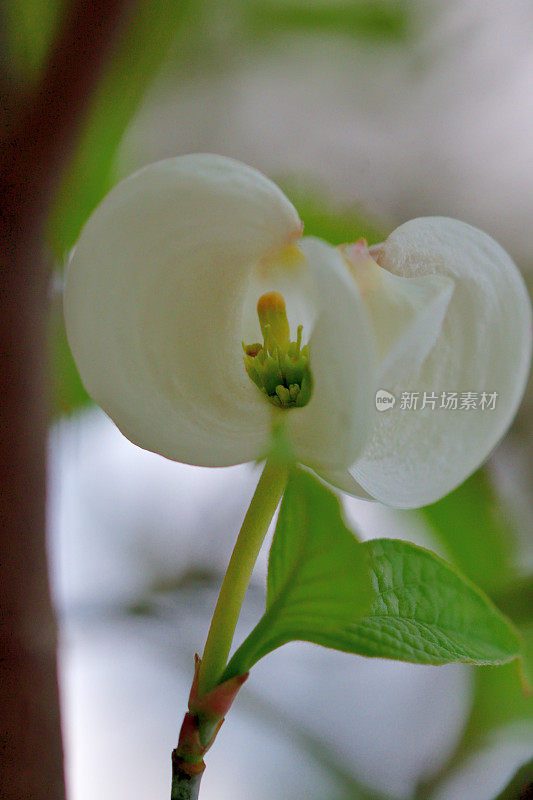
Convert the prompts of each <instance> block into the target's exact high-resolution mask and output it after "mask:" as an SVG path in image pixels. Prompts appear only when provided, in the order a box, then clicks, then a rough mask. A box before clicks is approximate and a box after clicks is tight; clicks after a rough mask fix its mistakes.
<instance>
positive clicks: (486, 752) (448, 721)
mask: <svg viewBox="0 0 533 800" xmlns="http://www.w3.org/2000/svg"><path fill="white" fill-rule="evenodd" d="M68 5H69V3H68V0H12V2H5V3H4V8H3V10H4V24H5V39H6V42H7V44H8V48H7V55H8V59H9V68H10V71H11V75H12V76H13V78H14V80H15V81H16V82H20V83H23V84H26V85H31V84H32V83H33V82H37V81H38V80H39V75H40V73H41V70H42V67H43V64H44V63H45V61H46V58H47V54H48V52H49V49H50V47H51V43H52V42H53V41H54V38H55V36H56V34H57V30H58V29H59V26H60V25H61V23H62V20H63V18H64V15H65V14H66V13H67V11H68ZM532 43H533V6H532V5H531V2H530V1H529V0H507V2H506V3H501V2H498V0H457V2H456V1H455V0H427V2H424V3H417V2H409V0H403V1H401V0H396V1H394V0H352V1H351V2H350V0H344V2H343V1H342V0H337V1H336V2H334V1H333V0H332V1H331V2H330V1H328V0H266V2H260V0H230V1H229V2H216V1H215V0H190V1H189V2H187V3H181V2H177V1H176V2H170V0H159V2H153V0H138V2H137V3H135V4H131V7H130V10H129V11H128V19H127V24H125V25H124V26H123V28H122V29H121V32H120V35H119V36H118V37H117V38H116V40H115V43H114V46H113V49H112V51H111V53H110V54H109V57H108V59H107V61H106V63H105V66H104V71H103V75H102V77H101V79H100V82H99V84H98V87H97V91H96V93H95V95H94V97H93V99H92V100H91V102H90V104H89V107H88V109H87V111H86V114H85V116H84V120H83V125H82V132H81V135H80V136H79V138H78V141H77V143H76V146H75V149H74V151H73V153H71V154H69V159H68V168H67V170H66V172H65V174H64V176H63V178H62V182H61V184H60V186H59V187H58V190H57V194H56V198H55V201H54V203H53V206H52V209H51V213H50V215H49V219H48V221H47V242H48V252H49V260H50V263H51V264H52V267H53V277H52V280H51V282H50V307H51V316H50V326H49V328H50V330H49V336H50V352H51V358H50V382H51V386H52V391H51V395H52V397H51V401H52V406H53V420H52V422H51V425H50V435H49V502H48V530H49V557H50V563H51V568H52V586H53V594H54V600H55V604H56V607H57V610H58V614H59V619H60V639H61V648H60V688H61V696H62V712H63V726H64V733H65V748H66V769H67V783H68V788H69V792H70V794H69V797H70V798H71V800H89V799H90V800H92V799H93V798H94V797H98V798H100V799H101V800H111V798H113V800H117V798H122V797H124V798H125V797H127V798H128V800H145V798H147V797H164V796H167V795H168V792H169V766H170V760H169V755H170V751H171V749H172V748H173V747H174V746H175V742H176V737H177V733H178V729H179V725H180V722H181V716H182V714H183V711H184V710H185V705H186V700H187V696H188V690H189V687H190V681H191V676H192V665H193V656H194V652H195V651H201V649H202V647H203V643H204V639H205V635H206V632H207V628H208V625H209V620H210V616H211V613H212V609H213V606H214V602H215V599H216V593H217V589H218V587H219V585H220V581H221V577H222V574H223V571H224V569H225V566H226V564H227V561H228V558H229V554H230V552H231V549H232V546H233V543H234V539H235V535H236V531H237V529H238V526H239V524H240V521H241V519H242V516H243V514H244V511H245V509H246V507H247V504H248V502H249V499H250V497H251V494H252V492H253V488H254V484H255V481H256V480H257V472H256V470H255V469H254V468H253V467H252V466H246V465H245V466H242V467H235V468H231V469H224V470H207V469H202V468H193V467H186V466H183V465H180V464H174V463H170V462H168V461H165V460H164V459H163V458H161V457H159V456H155V455H153V454H149V453H146V452H143V451H141V450H139V449H138V448H136V447H135V446H134V445H132V444H131V443H129V442H128V441H127V440H125V439H124V438H123V437H122V436H121V435H120V434H119V433H118V431H117V430H116V429H115V427H114V426H113V424H112V423H111V422H110V421H109V420H108V419H107V418H106V417H105V415H104V414H103V413H102V412H100V411H99V410H98V409H96V408H95V407H94V406H92V405H91V403H90V401H89V399H88V397H87V396H86V394H85V393H84V391H83V388H82V386H81V384H80V382H79V378H78V376H77V374H76V371H75V367H74V364H73V362H72V359H71V356H70V354H69V351H68V346H67V344H66V339H65V334H64V329H63V323H62V315H61V287H62V277H61V274H62V265H63V263H64V261H65V258H66V256H67V255H68V251H69V249H70V248H71V247H72V245H73V244H74V242H75V241H76V238H77V235H78V233H79V231H80V228H81V226H82V225H83V223H84V221H85V219H86V218H87V216H88V214H89V213H90V212H91V211H92V209H93V208H94V206H95V205H96V204H97V203H98V202H99V200H100V199H101V198H102V197H103V195H104V194H105V193H106V192H107V191H108V189H109V188H110V187H111V186H112V185H113V184H114V183H115V182H116V181H118V180H119V179H121V178H122V177H124V176H125V175H127V174H129V173H130V172H132V171H133V170H135V169H137V168H139V167H140V166H142V165H144V164H147V163H149V162H152V161H155V160H157V159H160V158H164V157H168V156H173V155H177V154H180V153H188V152H194V151H209V152H215V153H221V154H225V155H229V156H233V157H235V158H237V159H240V160H242V161H245V162H247V163H249V164H251V165H253V166H255V167H257V168H259V169H260V170H262V171H263V172H265V173H266V174H267V175H268V176H269V177H271V178H272V179H273V180H275V181H276V182H278V183H279V184H280V185H281V186H282V187H283V189H284V190H285V191H286V193H287V194H288V195H289V197H290V199H291V200H292V201H293V203H294V204H295V206H296V207H297V209H298V211H299V212H300V215H301V217H302V219H303V220H304V222H305V227H306V233H308V234H316V235H319V236H322V237H324V238H325V239H328V240H329V241H331V242H333V243H341V242H347V241H354V240H356V239H357V238H359V237H360V236H365V237H366V238H367V239H368V240H369V242H376V241H380V240H381V239H382V238H384V237H385V236H386V235H387V234H388V233H389V232H390V231H391V230H392V229H393V228H394V227H396V226H397V225H399V224H400V223H402V222H403V221H405V220H407V219H410V218H412V217H414V216H418V215H447V216H454V217H458V218H460V219H463V220H464V221H466V222H469V223H472V224H474V225H477V226H479V227H481V228H483V229H484V230H486V231H487V232H489V233H490V234H491V235H492V236H494V238H496V239H497V240H498V241H499V242H500V243H501V244H502V245H503V246H504V247H505V248H506V249H507V250H508V251H509V252H510V253H511V255H512V256H513V257H514V259H515V260H516V262H517V264H518V265H519V266H520V268H521V269H522V272H523V275H524V278H525V280H526V282H527V283H528V285H529V287H530V288H531V287H532V286H533V224H532V220H533V192H532V191H531V183H532V179H533V145H532V137H531V130H532V128H533V44H532ZM0 124H1V123H0ZM532 436H533V392H532V390H531V387H530V389H529V391H528V394H527V396H526V399H525V401H524V403H523V405H522V408H521V410H520V413H519V415H518V417H517V419H516V421H515V424H514V427H513V429H512V430H511V432H510V433H509V435H508V436H507V438H506V439H505V441H504V442H502V443H501V444H500V446H499V447H498V449H497V450H496V451H495V453H494V454H493V456H492V457H491V459H490V460H489V462H488V463H487V465H486V466H485V467H484V468H483V469H482V470H481V471H480V472H479V473H477V474H476V475H474V476H473V477H472V478H471V479H470V480H469V481H467V483H466V484H464V485H463V486H462V487H461V488H460V489H458V490H457V491H456V492H454V493H452V494H451V495H450V496H448V497H447V498H445V499H444V500H442V501H440V502H439V503H437V504H435V505H434V506H431V507H428V508H426V509H422V510H421V511H418V512H393V511H391V510H388V509H385V508H383V507H380V506H379V504H373V503H366V502H364V501H358V500H354V499H353V498H349V497H344V498H343V502H344V507H345V513H346V517H347V519H348V520H349V521H350V523H351V525H352V526H353V527H354V529H356V530H357V531H358V532H359V534H360V535H361V536H362V537H364V538H368V537H373V536H387V537H399V538H405V539H410V540H412V541H415V542H417V543H420V544H423V545H425V546H428V547H431V548H432V549H434V550H436V551H438V552H439V553H441V554H442V555H443V556H444V557H446V558H448V559H449V560H451V561H453V562H455V563H456V564H457V565H458V566H459V567H460V568H461V569H462V570H463V571H464V572H465V573H466V574H467V575H469V576H470V577H471V578H472V579H473V580H474V581H475V582H477V583H478V584H479V585H481V586H482V587H483V588H484V589H485V591H487V592H488V593H489V595H490V596H491V597H492V598H494V600H495V601H496V602H497V604H498V605H499V607H500V608H501V609H502V610H504V611H505V612H506V613H507V614H509V615H510V616H511V617H512V618H513V619H514V621H515V622H516V624H517V625H518V626H519V627H520V630H521V631H522V634H523V637H524V641H525V645H526V650H528V651H529V652H531V653H532V654H533V604H532V600H533V581H532V572H533V537H532V535H531V531H532V521H533V493H532V491H531V487H532V483H533V451H532V448H531V441H532ZM267 553H268V541H267V544H266V545H265V548H264V551H263V553H262V556H261V558H260V561H259V563H258V565H257V568H256V571H255V573H254V579H253V582H252V585H251V588H250V591H249V594H248V597H247V601H246V605H245V608H244V611H243V615H242V620H241V623H240V626H239V629H238V632H237V637H236V641H237V642H240V641H242V639H243V638H244V636H245V635H246V633H247V632H248V631H249V630H250V629H251V627H252V626H253V624H254V621H255V620H256V619H257V618H258V617H259V615H260V614H261V612H262V608H263V603H264V585H265V576H266V558H267ZM532 757H533V701H532V700H531V699H527V698H526V697H525V696H524V694H523V693H522V691H521V688H520V683H519V680H518V677H517V672H516V669H515V667H514V666H513V665H509V666H505V667H500V668H478V669H470V668H468V667H465V666H463V665H450V666H445V667H423V666H415V665H409V664H399V663H393V662H386V661H381V660H370V659H366V660H365V659H363V658H359V657H356V656H351V655H346V654H341V653H336V652H332V651H328V650H325V649H321V648H319V647H315V646H312V645H307V644H292V645H289V646H285V647H284V648H282V649H281V650H278V651H277V652H275V653H273V654H272V655H270V656H268V657H267V658H266V659H265V660H264V661H262V662H260V664H258V665H257V667H255V668H254V670H253V674H252V677H251V678H250V680H249V682H248V683H247V685H246V687H245V689H244V690H243V691H242V693H241V695H240V696H239V698H238V701H237V703H236V704H235V707H234V708H233V709H232V711H231V715H230V718H229V720H228V722H227V723H226V724H225V725H224V727H223V730H222V732H221V734H220V736H219V738H218V740H217V742H216V745H215V747H214V748H213V750H212V751H211V753H210V754H209V756H208V760H207V763H208V769H207V771H206V775H205V778H204V782H203V786H202V798H203V800H215V799H216V800H230V798H231V800H249V798H252V797H253V798H254V800H263V798H264V800H267V798H271V797H280V798H289V797H290V798H302V797H306V798H308V800H314V798H316V800H323V798H328V800H358V799H359V798H361V799H363V800H415V799H416V800H429V798H431V799H432V800H463V798H464V799H465V800H466V798H468V800H494V798H496V797H497V796H498V794H499V792H500V791H501V790H502V788H503V787H504V786H505V785H506V784H507V782H508V781H509V780H510V778H511V776H512V775H513V774H514V772H515V771H516V770H517V769H518V768H519V767H520V766H521V765H522V764H524V763H525V762H527V761H529V760H530V759H531V758H532ZM125 762H128V763H130V764H132V765H134V768H133V769H129V770H127V771H126V772H124V770H123V769H122V768H119V767H118V765H122V764H124V763H125Z"/></svg>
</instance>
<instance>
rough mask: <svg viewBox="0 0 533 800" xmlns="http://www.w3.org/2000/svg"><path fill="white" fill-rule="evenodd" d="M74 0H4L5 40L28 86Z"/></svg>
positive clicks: (38, 70)
mask: <svg viewBox="0 0 533 800" xmlns="http://www.w3.org/2000/svg"><path fill="white" fill-rule="evenodd" d="M70 1H71V0H46V2H43V0H3V3H2V6H1V12H2V15H3V23H4V37H5V43H6V47H7V50H8V54H9V61H10V65H11V69H12V71H13V72H15V73H17V74H18V75H19V76H20V77H21V78H22V80H23V81H24V82H25V83H28V84H31V83H33V82H34V81H35V80H36V79H37V78H38V76H39V73H40V71H41V68H42V66H43V64H44V62H45V59H46V57H47V55H48V52H49V49H50V46H51V44H52V42H53V40H54V38H55V34H56V32H57V29H58V27H59V24H60V23H61V21H62V19H63V16H64V14H65V11H66V9H67V8H68V7H69V5H70Z"/></svg>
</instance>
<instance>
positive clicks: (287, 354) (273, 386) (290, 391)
mask: <svg viewBox="0 0 533 800" xmlns="http://www.w3.org/2000/svg"><path fill="white" fill-rule="evenodd" d="M257 316H258V317H259V323H260V325H261V333H262V334H263V344H261V343H259V342H256V343H255V344H244V342H243V345H242V346H243V350H244V366H245V369H246V372H247V373H248V375H249V377H250V378H251V380H252V381H253V382H254V383H255V385H256V386H257V387H258V388H259V389H260V390H261V391H262V392H263V393H264V394H265V395H266V397H267V398H268V400H269V401H270V402H271V403H272V404H273V405H275V406H277V407H278V408H302V406H305V405H307V403H308V402H309V400H310V398H311V392H312V387H313V383H312V379H311V371H310V369H309V347H308V345H304V346H303V347H302V330H303V326H302V325H298V332H297V338H296V341H295V342H291V340H290V331H289V321H288V319H287V311H286V308H285V300H284V299H283V295H281V294H280V293H279V292H267V293H266V294H263V295H261V297H260V298H259V300H258V302H257Z"/></svg>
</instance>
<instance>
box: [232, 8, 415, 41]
mask: <svg viewBox="0 0 533 800" xmlns="http://www.w3.org/2000/svg"><path fill="white" fill-rule="evenodd" d="M247 6H248V8H247V11H248V14H247V16H248V24H249V25H250V27H251V30H252V31H254V32H256V33H260V34H264V33H265V32H266V33H268V34H269V35H273V34H278V33H281V32H283V31H290V32H294V33H300V32H311V31H317V32H319V33H323V32H330V33H331V32H332V33H336V34H338V35H351V36H354V35H355V36H359V37H361V36H363V37H368V38H372V39H389V40H390V39H392V40H401V39H405V37H406V36H407V35H408V33H409V30H410V24H411V17H412V13H411V12H412V6H410V5H409V3H407V2H405V0H381V2H376V0H358V1H357V0H355V2H342V1H341V0H332V2H325V1H324V0H318V1H317V0H310V1H309V0H308V2H298V0H268V1H267V2H253V3H248V4H247Z"/></svg>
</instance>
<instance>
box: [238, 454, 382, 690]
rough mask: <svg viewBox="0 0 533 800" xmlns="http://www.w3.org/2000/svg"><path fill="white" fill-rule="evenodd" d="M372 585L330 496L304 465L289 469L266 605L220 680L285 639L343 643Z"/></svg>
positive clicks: (366, 608) (360, 553)
mask: <svg viewBox="0 0 533 800" xmlns="http://www.w3.org/2000/svg"><path fill="white" fill-rule="evenodd" d="M371 602H372V590H371V583H370V575H369V571H368V564H367V559H366V556H365V550H364V548H363V546H362V545H361V544H360V543H359V542H358V541H357V540H356V539H355V537H354V535H353V533H351V531H349V530H348V528H347V527H346V525H345V524H344V522H343V520H342V516H341V510H340V505H339V501H338V499H337V498H336V496H335V495H334V494H333V493H332V492H331V491H330V490H329V489H327V488H326V487H325V486H324V485H323V484H321V483H320V482H319V481H318V480H317V479H316V478H314V477H312V476H311V475H310V474H309V473H308V472H304V471H303V470H299V469H294V470H293V471H292V472H291V476H290V478H289V482H288V485H287V489H286V491H285V496H284V498H283V501H282V504H281V509H280V512H279V518H278V524H277V527H276V532H275V534H274V539H273V542H272V547H271V550H270V560H269V567H268V585H267V604H266V611H265V614H264V616H263V617H262V619H261V620H260V622H259V623H258V625H257V626H256V628H254V630H253V631H252V633H251V634H250V635H249V636H248V638H247V639H246V641H245V642H244V643H243V644H242V645H241V647H240V648H239V649H238V650H237V652H236V653H235V655H234V656H233V658H232V659H231V661H230V663H229V664H228V667H227V668H226V671H225V673H224V676H223V678H222V680H225V679H227V677H228V676H232V675H238V674H242V673H243V672H246V671H248V670H249V669H250V667H251V666H253V664H255V663H256V662H257V661H258V660H259V659H260V658H262V657H263V656H265V655H266V654H267V653H270V652H271V651H272V650H275V649H276V648H277V647H280V646H281V645H282V644H285V643H286V642H290V641H293V640H305V641H309V642H315V643H316V644H321V645H324V646H325V647H334V648H337V649H340V650H343V649H346V647H345V644H346V637H345V630H346V628H347V626H348V625H349V624H350V622H353V621H354V620H357V619H358V618H359V617H361V616H362V615H363V614H366V613H367V612H368V611H369V609H370V606H371Z"/></svg>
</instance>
